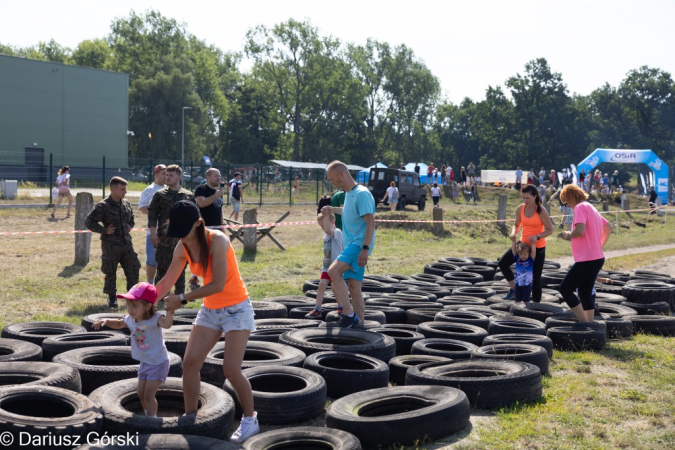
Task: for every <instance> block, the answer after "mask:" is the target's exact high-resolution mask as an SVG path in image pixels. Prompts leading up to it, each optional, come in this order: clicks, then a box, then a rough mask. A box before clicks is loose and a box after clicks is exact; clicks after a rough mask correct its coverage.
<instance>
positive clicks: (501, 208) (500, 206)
mask: <svg viewBox="0 0 675 450" xmlns="http://www.w3.org/2000/svg"><path fill="white" fill-rule="evenodd" d="M507 199H508V196H507V195H505V194H501V195H500V196H499V199H498V200H497V220H499V222H497V223H498V224H499V226H500V227H501V228H502V229H506V200H507Z"/></svg>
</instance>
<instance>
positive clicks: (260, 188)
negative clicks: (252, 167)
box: [258, 164, 263, 207]
mask: <svg viewBox="0 0 675 450" xmlns="http://www.w3.org/2000/svg"><path fill="white" fill-rule="evenodd" d="M262 170H263V165H262V164H258V191H260V207H262V181H263V175H262Z"/></svg>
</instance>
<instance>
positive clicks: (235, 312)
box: [195, 298, 255, 333]
mask: <svg viewBox="0 0 675 450" xmlns="http://www.w3.org/2000/svg"><path fill="white" fill-rule="evenodd" d="M254 316H255V313H254V312H253V305H251V300H250V299H248V298H247V299H246V300H244V301H243V302H240V303H237V304H236V305H232V306H226V307H225V308H217V309H209V308H207V307H206V306H204V305H202V307H201V308H199V312H198V313H197V318H196V319H195V325H199V326H202V327H206V328H211V329H212V330H216V331H220V332H221V333H227V332H228V331H240V330H249V331H255V319H254Z"/></svg>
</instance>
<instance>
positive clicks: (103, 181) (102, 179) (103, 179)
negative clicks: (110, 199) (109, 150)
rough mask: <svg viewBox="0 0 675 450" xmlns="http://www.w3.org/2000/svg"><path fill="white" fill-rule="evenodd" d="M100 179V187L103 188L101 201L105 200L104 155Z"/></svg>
mask: <svg viewBox="0 0 675 450" xmlns="http://www.w3.org/2000/svg"><path fill="white" fill-rule="evenodd" d="M102 177H103V178H101V185H102V186H103V199H104V200H105V155H103V173H102Z"/></svg>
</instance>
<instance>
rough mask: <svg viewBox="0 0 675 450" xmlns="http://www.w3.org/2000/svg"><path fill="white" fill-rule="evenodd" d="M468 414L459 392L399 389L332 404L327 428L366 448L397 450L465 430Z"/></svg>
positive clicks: (385, 389) (371, 391) (446, 389)
mask: <svg viewBox="0 0 675 450" xmlns="http://www.w3.org/2000/svg"><path fill="white" fill-rule="evenodd" d="M469 410H470V407H469V401H468V400H467V396H466V395H465V394H464V392H462V391H460V390H459V389H452V388H445V387H441V386H415V387H408V386H398V387H395V388H382V389H373V390H370V391H366V392H361V393H358V394H354V395H349V396H347V397H343V398H341V399H340V400H337V401H335V402H333V403H331V404H330V406H328V409H327V412H326V425H327V426H328V427H330V428H337V429H339V430H343V431H347V432H349V433H352V434H353V435H354V436H356V437H357V438H358V439H359V440H360V441H361V445H363V446H364V447H367V448H389V447H390V446H394V445H396V446H397V448H398V446H399V445H406V444H413V443H416V442H419V441H421V440H422V439H431V440H435V439H438V438H440V437H443V436H447V435H450V434H453V433H456V432H458V431H460V430H462V429H464V428H466V427H467V425H469ZM374 430H377V432H374Z"/></svg>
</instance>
